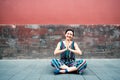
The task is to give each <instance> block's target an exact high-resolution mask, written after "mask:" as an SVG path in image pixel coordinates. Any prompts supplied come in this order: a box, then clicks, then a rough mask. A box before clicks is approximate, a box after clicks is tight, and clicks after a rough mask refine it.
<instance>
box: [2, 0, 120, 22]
mask: <svg viewBox="0 0 120 80" xmlns="http://www.w3.org/2000/svg"><path fill="white" fill-rule="evenodd" d="M119 3H120V0H0V24H120V9H119V8H120V5H119Z"/></svg>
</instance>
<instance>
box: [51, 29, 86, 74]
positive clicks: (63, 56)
mask: <svg viewBox="0 0 120 80" xmlns="http://www.w3.org/2000/svg"><path fill="white" fill-rule="evenodd" d="M73 37H74V30H72V29H67V30H66V31H65V40H63V41H60V42H59V43H58V44H57V47H56V49H55V51H54V55H60V60H57V59H52V61H51V65H52V66H53V67H55V70H54V73H55V74H60V73H70V72H76V73H79V74H82V72H83V71H84V70H85V68H86V67H87V63H86V61H85V60H82V59H81V60H77V61H76V60H75V54H78V55H82V52H81V50H80V48H79V47H78V45H77V43H76V42H74V41H73Z"/></svg>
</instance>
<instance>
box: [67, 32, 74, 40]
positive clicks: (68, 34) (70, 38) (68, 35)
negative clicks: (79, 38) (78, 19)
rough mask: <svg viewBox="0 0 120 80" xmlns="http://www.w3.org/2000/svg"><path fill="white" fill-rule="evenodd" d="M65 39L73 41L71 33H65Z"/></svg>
mask: <svg viewBox="0 0 120 80" xmlns="http://www.w3.org/2000/svg"><path fill="white" fill-rule="evenodd" d="M65 37H66V39H67V40H72V39H73V32H72V31H67V32H66V34H65Z"/></svg>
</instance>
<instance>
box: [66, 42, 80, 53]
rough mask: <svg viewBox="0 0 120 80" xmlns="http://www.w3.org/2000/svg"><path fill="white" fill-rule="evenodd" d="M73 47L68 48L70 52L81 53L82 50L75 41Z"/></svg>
mask: <svg viewBox="0 0 120 80" xmlns="http://www.w3.org/2000/svg"><path fill="white" fill-rule="evenodd" d="M74 47H75V50H74V49H71V48H68V49H69V50H70V51H71V52H73V53H75V54H79V55H82V51H81V50H80V48H79V47H78V45H77V43H74Z"/></svg>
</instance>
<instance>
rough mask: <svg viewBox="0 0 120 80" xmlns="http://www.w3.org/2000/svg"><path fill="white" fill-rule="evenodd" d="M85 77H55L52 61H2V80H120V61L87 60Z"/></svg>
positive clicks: (69, 75) (0, 69)
mask: <svg viewBox="0 0 120 80" xmlns="http://www.w3.org/2000/svg"><path fill="white" fill-rule="evenodd" d="M86 60H87V62H88V67H87V69H86V70H85V72H84V74H83V75H78V74H60V75H54V74H53V68H52V67H51V66H50V59H38V60H28V59H27V60H23V59H22V60H0V80H120V59H86Z"/></svg>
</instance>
